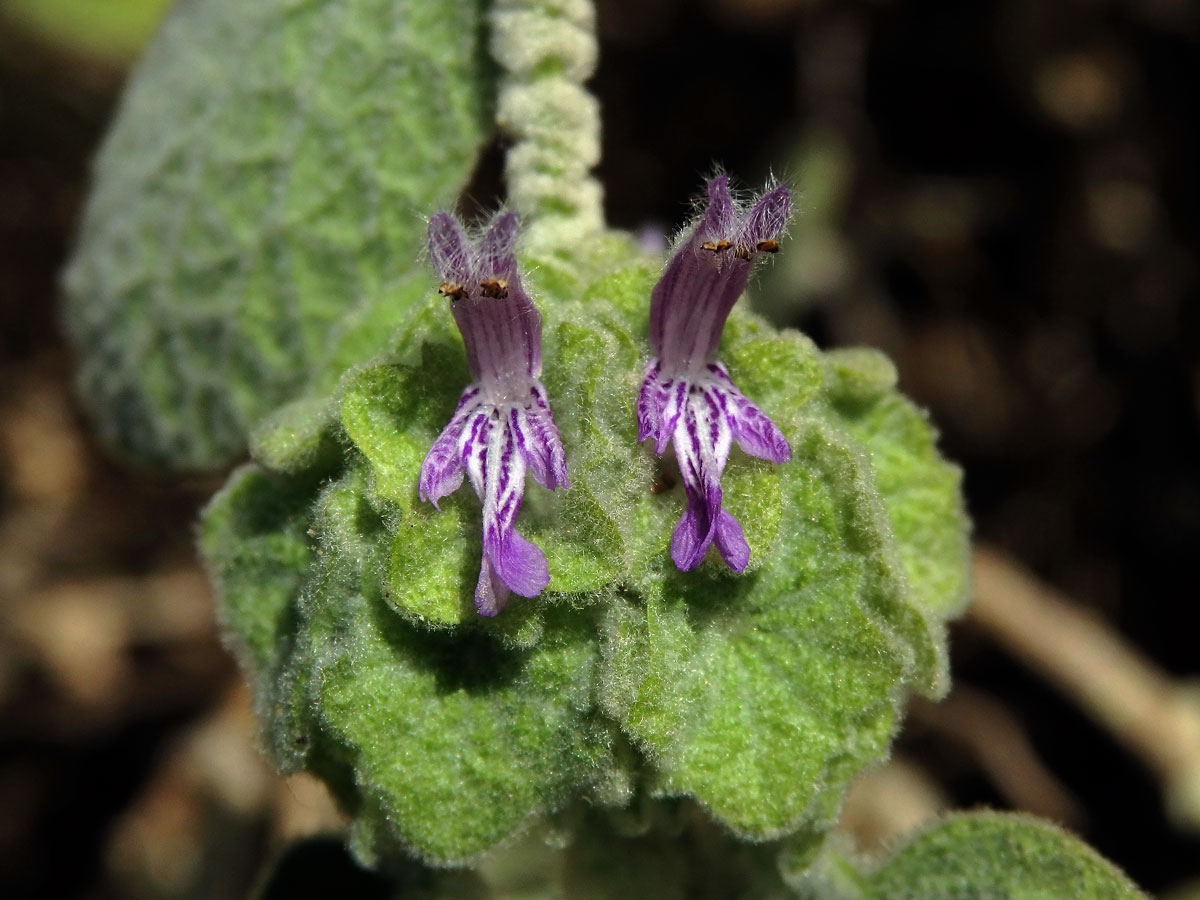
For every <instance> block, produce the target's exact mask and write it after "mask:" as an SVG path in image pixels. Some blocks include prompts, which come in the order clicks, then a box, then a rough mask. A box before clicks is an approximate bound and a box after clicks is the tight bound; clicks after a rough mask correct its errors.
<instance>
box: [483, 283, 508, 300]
mask: <svg viewBox="0 0 1200 900" xmlns="http://www.w3.org/2000/svg"><path fill="white" fill-rule="evenodd" d="M479 293H481V294H483V296H485V297H489V298H491V299H492V300H503V299H504V298H505V297H507V296H508V282H507V281H505V280H504V279H503V278H485V279H484V280H483V281H481V282H479Z"/></svg>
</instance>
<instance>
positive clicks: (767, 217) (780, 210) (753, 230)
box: [742, 184, 792, 247]
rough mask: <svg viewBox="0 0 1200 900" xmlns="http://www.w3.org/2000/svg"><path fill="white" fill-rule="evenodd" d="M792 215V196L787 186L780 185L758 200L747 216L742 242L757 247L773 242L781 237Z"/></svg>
mask: <svg viewBox="0 0 1200 900" xmlns="http://www.w3.org/2000/svg"><path fill="white" fill-rule="evenodd" d="M791 214H792V195H791V191H789V190H788V188H787V186H786V185H783V184H780V185H776V186H775V187H773V188H772V189H771V190H769V191H767V192H766V193H765V194H763V195H762V196H761V197H759V198H758V202H757V203H755V204H754V206H753V207H752V208H751V210H750V212H748V213H747V214H746V218H745V224H744V225H743V228H742V241H743V242H744V243H746V244H748V245H749V246H750V247H757V246H758V244H759V243H760V242H761V241H773V240H775V238H777V237H779V233H780V232H781V231H783V227H784V226H785V225H787V221H788V218H789V217H790V216H791Z"/></svg>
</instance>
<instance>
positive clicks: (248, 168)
mask: <svg viewBox="0 0 1200 900" xmlns="http://www.w3.org/2000/svg"><path fill="white" fill-rule="evenodd" d="M482 34H483V28H482V22H481V11H480V4H478V3H475V2H470V3H447V2H439V0H310V2H294V0H257V2H254V3H244V2H241V0H206V2H185V3H179V4H177V5H176V7H175V10H174V12H173V13H172V15H171V16H170V17H169V19H168V20H167V22H166V23H165V26H164V27H163V29H162V31H161V33H160V34H159V36H158V39H157V40H156V41H155V42H154V44H153V46H152V47H151V49H150V51H149V53H148V54H147V56H146V58H145V60H144V61H143V63H142V65H141V66H140V68H139V70H138V72H137V74H136V75H135V76H134V78H133V81H132V83H131V85H130V89H129V91H128V93H127V95H126V97H125V100H124V104H123V107H122V109H121V112H120V114H119V115H118V117H117V121H116V123H115V125H114V127H113V130H112V132H111V134H110V135H109V138H108V140H107V142H106V144H105V146H104V148H103V150H102V151H101V154H100V157H99V159H98V161H97V166H96V181H95V188H94V190H93V193H92V196H91V198H90V201H89V204H88V208H87V211H86V213H85V216H84V222H83V227H82V231H81V233H80V237H79V245H78V250H77V252H76V255H75V257H74V260H73V261H72V263H71V266H70V268H69V271H68V274H67V287H68V305H67V316H66V318H67V324H68V327H69V331H70V335H71V337H72V340H73V342H74V344H75V347H76V348H77V351H78V353H79V356H80V370H79V385H80V389H81V392H82V395H83V397H84V401H85V403H86V405H87V407H88V408H89V410H90V412H91V413H92V415H93V417H94V418H95V420H96V423H97V426H98V428H99V430H100V433H101V436H102V437H103V439H104V440H105V442H106V443H108V444H109V445H110V446H111V447H112V448H113V449H115V450H116V451H117V452H119V453H121V454H123V455H126V456H129V457H132V458H134V459H135V460H137V461H140V462H143V463H147V464H151V465H156V466H164V467H172V468H178V469H211V468H215V467H218V466H220V465H221V464H223V463H224V462H226V461H227V460H228V459H229V458H230V457H232V456H233V455H235V454H236V453H238V452H239V451H240V450H241V448H242V447H243V446H244V444H245V441H246V437H247V434H248V432H249V431H250V430H251V429H252V428H253V427H254V426H255V425H256V423H257V422H258V421H259V420H260V419H261V418H262V417H263V416H264V415H265V414H267V413H268V412H270V411H271V410H272V409H274V408H275V407H276V406H279V405H280V404H282V403H284V402H285V401H288V400H290V399H292V398H295V397H298V396H300V395H301V394H302V393H303V392H305V391H310V392H314V393H325V392H328V391H329V390H330V389H331V388H332V387H333V386H334V384H335V383H336V379H337V377H338V375H339V374H340V373H341V372H342V371H343V370H344V369H345V368H346V367H348V366H350V365H353V364H355V363H358V362H361V361H362V360H363V359H365V358H367V357H369V356H371V355H372V354H374V353H375V352H377V351H378V350H379V349H380V348H381V347H382V346H384V344H385V343H386V340H387V336H388V334H389V333H390V332H392V331H393V330H394V329H395V326H396V323H398V322H399V321H401V319H402V317H403V315H404V311H405V309H406V307H408V306H409V305H410V304H412V303H413V302H414V301H415V300H416V298H418V297H420V296H422V295H423V294H424V291H425V289H426V281H427V279H426V276H425V273H424V272H423V271H420V272H419V277H417V276H416V274H415V273H414V272H413V269H414V268H417V269H419V268H420V267H419V266H417V265H416V262H415V261H416V258H417V256H418V255H419V249H420V247H421V246H422V244H423V240H424V227H425V226H424V221H423V220H422V218H421V216H422V214H423V213H425V212H426V211H428V210H430V209H434V208H436V207H437V206H438V205H446V204H448V203H450V202H452V201H453V199H454V197H455V195H456V193H457V192H458V191H459V189H460V188H461V186H462V185H463V183H464V182H465V180H466V178H467V177H468V175H469V173H470V170H471V167H472V164H473V161H474V158H475V154H476V150H477V148H478V147H479V146H480V144H481V143H482V141H483V140H484V138H485V136H486V134H485V132H486V128H487V125H486V118H487V117H486V114H485V109H484V106H485V96H486V91H485V87H484V72H483V67H484V66H485V65H486V63H485V62H484V60H485V59H486V55H487V54H486V51H485V49H484V47H483V46H482ZM267 443H268V444H269V442H267Z"/></svg>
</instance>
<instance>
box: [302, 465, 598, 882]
mask: <svg viewBox="0 0 1200 900" xmlns="http://www.w3.org/2000/svg"><path fill="white" fill-rule="evenodd" d="M315 529H316V531H317V532H318V534H319V535H320V538H319V544H318V555H319V560H320V561H319V563H318V567H317V571H316V572H315V574H314V579H313V582H312V586H313V588H314V589H313V590H307V589H306V590H305V592H304V595H303V600H302V603H301V619H302V625H301V628H300V631H299V635H298V637H297V655H298V656H300V657H307V658H308V659H310V660H311V661H312V662H311V664H310V665H309V666H308V669H307V677H306V679H305V680H306V682H307V684H306V691H307V695H308V698H309V702H310V703H311V704H312V706H313V708H314V709H315V710H316V717H317V725H316V727H317V728H319V729H321V730H324V731H327V732H328V733H329V734H330V736H331V737H332V739H333V740H334V741H335V743H336V744H337V745H338V746H339V747H340V748H341V750H342V753H343V754H344V758H345V759H346V760H347V761H348V764H349V765H350V767H351V768H352V769H353V771H354V774H355V779H356V791H357V793H358V795H359V797H360V798H361V800H362V802H363V804H364V809H363V813H362V814H360V816H359V818H358V820H357V821H356V824H355V829H356V833H355V845H356V848H357V849H358V851H359V853H360V855H362V856H364V857H366V858H368V859H369V858H373V857H377V856H380V855H387V854H389V853H394V852H395V847H394V845H395V844H396V843H397V842H398V841H399V842H402V844H403V845H404V846H405V847H407V848H408V849H409V850H410V851H413V852H416V853H418V854H420V855H422V856H425V857H428V858H430V859H432V860H436V861H438V862H443V863H444V862H458V861H463V860H467V859H470V858H472V857H474V856H477V855H478V854H480V853H482V852H483V851H485V850H487V849H489V848H490V847H492V846H494V845H495V844H497V843H499V842H500V841H502V840H504V839H506V838H507V837H509V836H510V835H511V834H512V833H513V832H514V831H515V830H517V829H518V828H519V827H520V826H521V825H522V823H524V822H525V821H526V820H527V819H529V818H530V816H532V815H533V814H535V813H537V812H539V811H543V810H545V809H547V808H552V807H554V806H556V805H558V804H559V803H561V802H563V800H564V799H565V797H566V796H569V794H570V792H571V791H572V790H575V791H579V790H581V789H585V788H586V787H588V786H590V785H592V784H593V783H598V782H601V781H603V780H604V777H605V773H604V767H605V766H606V764H607V763H606V760H607V756H606V750H605V746H606V744H607V742H608V738H607V736H606V731H605V728H604V727H603V726H602V725H600V724H597V723H596V722H594V721H592V719H591V717H590V715H589V712H588V710H589V708H590V702H589V693H590V684H591V679H592V668H593V665H594V660H595V657H596V641H595V637H594V634H593V625H592V622H591V617H590V616H588V615H586V614H583V613H577V612H575V611H573V610H569V609H563V610H555V611H551V612H550V613H548V614H547V616H546V618H547V621H546V624H545V627H544V630H543V634H542V636H541V640H540V642H539V643H538V646H537V647H536V649H526V650H521V649H511V648H506V647H505V646H503V645H502V644H501V643H500V642H498V641H496V640H494V639H493V638H492V637H491V636H489V635H487V634H485V633H482V632H478V631H471V630H467V631H464V632H461V633H457V634H455V633H448V632H445V633H435V632H430V631H427V630H424V629H421V628H417V627H415V626H413V625H412V624H411V623H410V622H408V621H407V620H406V619H405V618H403V617H401V616H399V615H397V614H396V613H395V611H394V610H393V609H392V608H391V607H390V606H389V605H388V603H387V601H386V600H385V599H384V597H383V585H382V578H383V577H385V576H384V572H385V568H386V559H385V556H384V554H385V551H386V548H387V544H386V542H385V541H381V540H379V539H378V538H379V536H381V535H382V534H383V533H384V532H385V525H384V522H383V521H382V520H381V519H380V517H379V516H378V514H377V513H376V512H375V511H374V510H373V509H372V508H371V507H370V505H369V503H368V502H367V499H366V494H365V490H364V484H363V478H362V475H361V473H359V472H358V471H355V470H352V471H351V472H349V473H348V474H347V475H346V476H345V477H344V478H343V479H341V480H340V481H338V482H335V483H334V484H333V485H331V486H330V487H329V488H328V489H326V491H325V492H324V494H323V496H322V498H321V500H320V503H319V507H318V509H317V512H316V515H315ZM318 771H320V769H319V768H318Z"/></svg>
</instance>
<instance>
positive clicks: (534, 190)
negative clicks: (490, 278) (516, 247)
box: [491, 0, 604, 254]
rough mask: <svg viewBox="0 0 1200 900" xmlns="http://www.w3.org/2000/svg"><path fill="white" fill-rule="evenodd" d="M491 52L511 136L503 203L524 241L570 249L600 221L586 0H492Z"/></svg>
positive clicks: (503, 122) (592, 43)
mask: <svg viewBox="0 0 1200 900" xmlns="http://www.w3.org/2000/svg"><path fill="white" fill-rule="evenodd" d="M491 25H492V35H491V51H492V56H493V58H494V59H495V60H496V61H497V63H499V65H500V68H501V72H502V74H501V77H500V89H499V97H498V102H497V106H496V119H497V123H498V124H499V126H500V127H501V128H502V129H503V130H504V131H505V132H506V133H507V134H508V135H509V137H510V138H511V139H512V141H513V143H512V146H511V147H510V148H509V151H508V157H507V160H506V163H505V177H506V180H507V182H508V198H509V203H510V204H511V205H512V206H513V207H514V208H515V209H516V210H517V211H518V212H519V213H521V215H522V217H523V218H524V219H525V225H526V231H525V238H524V241H525V247H526V249H527V250H529V251H531V252H534V253H541V254H544V253H549V254H553V253H555V252H556V251H563V250H569V249H570V248H572V247H575V246H577V245H578V244H579V243H580V242H581V241H584V240H587V239H588V238H591V237H594V236H595V235H597V234H599V233H600V232H601V231H602V230H603V229H604V210H603V192H602V190H601V188H600V184H599V182H597V181H596V179H595V178H594V177H593V176H592V174H591V170H592V168H593V167H594V166H595V165H596V163H597V162H599V161H600V105H599V103H597V102H596V98H595V97H594V96H592V94H591V93H589V92H588V91H587V89H586V88H584V87H583V82H584V81H586V80H587V79H588V78H589V77H590V76H591V74H592V72H593V71H594V70H595V67H596V56H597V44H596V11H595V9H594V7H593V5H592V3H591V0H495V2H494V3H493V5H492V11H491Z"/></svg>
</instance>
